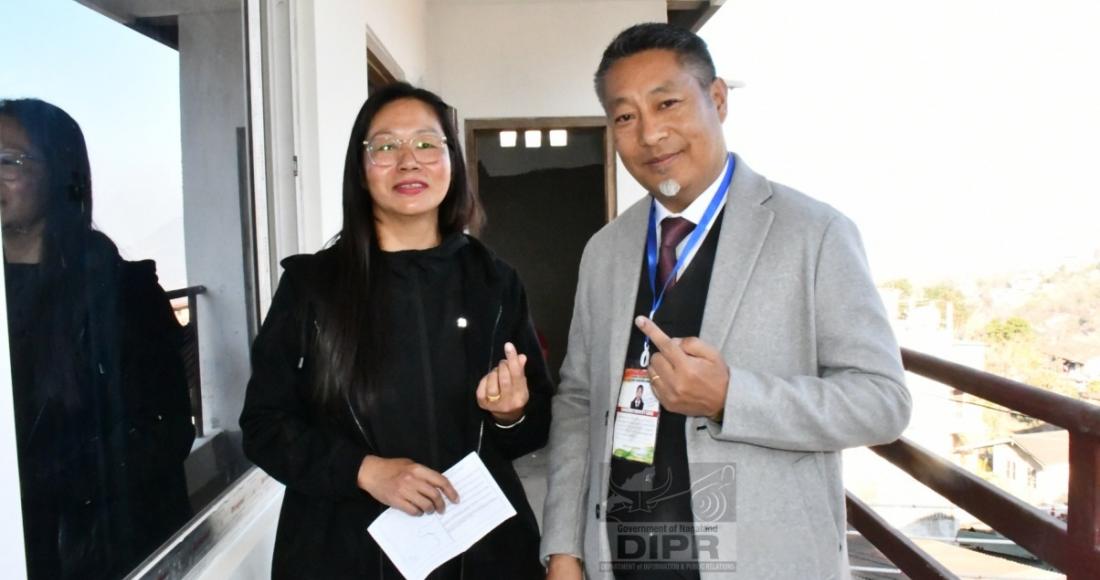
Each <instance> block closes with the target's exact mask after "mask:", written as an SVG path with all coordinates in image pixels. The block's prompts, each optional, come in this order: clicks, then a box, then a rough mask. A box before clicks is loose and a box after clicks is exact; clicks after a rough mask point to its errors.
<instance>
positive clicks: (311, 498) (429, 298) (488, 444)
mask: <svg viewBox="0 0 1100 580" xmlns="http://www.w3.org/2000/svg"><path fill="white" fill-rule="evenodd" d="M343 209H344V221H343V229H342V230H341V233H340V235H339V236H338V237H337V239H336V241H335V242H334V243H333V244H332V245H331V247H329V248H327V249H325V250H322V251H320V252H318V253H316V254H313V255H302V256H294V257H291V258H288V259H286V260H284V261H283V266H284V268H285V273H284V275H283V278H282V281H281V282H280V283H279V287H278V290H277V291H276V293H275V297H274V299H273V300H272V304H271V308H270V310H269V312H268V314H267V318H266V320H265V321H264V324H263V328H262V329H261V330H260V333H259V335H258V336H257V337H256V342H255V344H254V345H253V353H252V359H253V361H252V362H253V371H252V379H251V381H250V382H249V385H248V392H247V395H246V397H245V406H244V411H243V412H242V414H241V429H242V431H243V434H244V449H245V454H246V455H247V456H248V457H249V459H251V460H252V461H253V462H254V463H255V464H256V465H258V466H260V467H261V468H263V469H264V470H265V471H267V472H268V473H269V474H271V475H272V476H273V477H275V478H276V479H278V480H279V481H281V482H283V483H284V484H286V495H285V498H284V500H283V508H282V513H281V515H280V518H279V529H278V532H277V537H276V543H275V554H274V561H273V574H272V575H273V576H274V577H275V578H326V579H329V578H400V577H401V575H400V574H399V573H398V572H397V570H396V569H395V568H394V566H393V565H392V563H391V562H390V561H389V559H388V558H387V557H386V556H385V554H384V553H383V552H382V551H381V550H380V549H379V547H378V545H377V544H376V543H375V542H374V540H373V538H372V537H371V536H370V534H369V533H368V532H367V526H368V525H370V523H371V522H372V521H373V520H374V519H375V518H376V517H377V516H378V515H379V514H380V513H381V512H382V511H383V510H385V509H386V508H387V507H394V508H397V509H400V510H403V511H405V512H407V513H410V514H414V515H416V514H421V513H431V512H434V511H438V510H442V509H444V507H445V502H446V501H453V500H454V499H455V497H456V496H455V492H454V489H453V488H452V487H451V485H450V482H448V481H447V480H446V478H444V477H443V476H442V475H441V473H440V472H442V471H445V470H446V469H447V468H449V467H450V466H451V465H453V464H454V463H456V462H458V461H459V460H460V459H462V458H463V457H464V456H466V455H467V454H469V453H471V452H476V453H478V454H479V455H480V457H481V459H482V461H483V462H484V463H485V464H486V466H487V467H488V469H489V471H490V473H492V475H493V477H494V478H495V479H496V481H497V483H498V484H499V485H500V487H501V488H502V489H503V491H504V493H505V495H506V496H507V498H508V499H509V501H510V502H511V503H512V505H513V506H514V507H515V509H516V512H517V515H516V516H515V517H513V518H510V519H508V520H507V521H505V522H504V523H503V524H501V525H500V526H498V527H497V528H496V529H495V530H493V531H492V532H490V533H489V534H488V535H487V536H485V537H484V538H483V539H482V540H481V541H479V542H478V543H477V544H475V545H474V546H473V547H472V548H471V549H470V550H468V551H467V552H466V553H465V554H463V555H461V556H459V557H457V558H455V559H453V560H451V561H450V562H448V563H446V564H444V565H443V566H441V567H440V568H438V569H437V570H436V571H435V572H434V573H433V574H432V578H448V579H450V578H454V579H458V578H466V579H470V580H473V579H492V578H501V579H508V580H514V579H523V578H540V577H542V575H543V571H542V566H541V564H540V563H539V561H538V541H539V536H538V528H537V525H536V521H535V518H534V514H533V513H532V511H531V507H530V506H529V504H528V503H527V499H526V497H525V495H524V492H523V488H522V486H521V485H520V481H519V478H518V477H517V475H516V472H515V470H514V469H513V468H512V464H511V461H512V460H513V459H516V458H517V457H520V456H522V455H523V454H525V453H529V452H531V451H534V450H536V449H538V448H540V447H542V446H543V445H544V444H545V442H546V438H547V435H548V431H549V424H550V396H551V385H550V381H549V377H548V374H547V372H546V368H545V363H544V361H543V358H542V354H541V351H540V349H539V344H538V341H537V339H536V337H535V333H534V331H533V329H532V325H531V322H530V319H529V314H528V310H527V300H526V296H525V293H524V290H523V286H522V285H521V284H520V281H519V279H518V277H517V276H516V273H515V271H514V270H512V269H511V268H510V267H509V266H508V265H506V264H504V263H503V262H502V261H500V260H499V259H497V258H496V257H494V256H493V255H492V254H491V253H490V252H489V251H488V250H487V249H486V248H485V247H484V246H483V245H482V244H481V243H480V242H479V241H478V240H476V239H475V238H472V237H470V236H468V235H466V234H464V233H463V230H465V229H466V228H468V227H470V226H471V225H473V222H474V221H476V218H477V217H478V215H479V212H480V209H479V206H478V202H477V199H476V197H475V195H474V193H473V192H472V191H470V190H469V188H468V185H467V181H466V173H465V167H464V165H463V158H462V152H461V150H460V148H459V144H458V139H457V134H456V131H455V128H454V127H453V126H452V124H451V121H450V116H449V113H448V109H447V105H446V104H445V103H444V102H443V101H442V100H441V99H440V98H439V97H438V96H436V95H434V94H433V93H431V92H428V91H426V90H423V89H419V88H414V87H412V86H410V85H408V84H404V83H397V84H394V85H390V86H388V87H386V88H383V89H382V90H381V91H379V92H378V93H377V94H375V95H373V96H372V97H371V98H370V99H368V100H367V102H366V103H365V104H364V105H363V108H362V109H361V110H360V112H359V116H358V118H357V119H356V121H355V125H354V127H353V128H352V131H351V139H350V142H349V144H348V150H347V157H346V159H345V167H344V186H343ZM445 497H446V498H447V500H445V499H444V498H445ZM460 501H461V500H460Z"/></svg>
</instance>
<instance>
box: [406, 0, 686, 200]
mask: <svg viewBox="0 0 1100 580" xmlns="http://www.w3.org/2000/svg"><path fill="white" fill-rule="evenodd" d="M666 10H667V4H666V2H665V1H664V0H527V1H524V2H510V3H502V2H500V1H499V0H457V1H456V0H432V1H430V2H429V4H428V19H427V20H428V22H429V24H428V39H429V42H428V44H429V54H430V59H431V66H430V68H429V76H428V86H429V88H431V89H433V90H436V91H438V92H439V93H440V94H441V95H442V96H443V98H444V99H445V100H447V101H448V102H449V103H451V104H452V105H454V107H455V108H456V109H458V114H459V116H460V117H461V118H464V119H478V118H494V117H559V116H560V117H571V116H592V115H603V114H604V113H603V108H602V107H600V103H599V100H597V99H596V93H595V91H594V90H593V88H592V76H593V74H595V72H596V66H597V65H599V62H600V56H601V55H602V54H603V51H604V48H606V47H607V43H608V42H610V41H611V39H612V38H614V37H615V35H616V34H618V33H619V32H620V31H622V30H623V29H624V28H627V27H628V26H630V25H632V24H637V23H639V22H647V21H658V22H664V21H665V20H666V19H667V13H666ZM643 195H645V191H644V190H642V188H641V186H639V185H638V184H637V183H636V182H635V181H634V179H633V178H632V177H630V174H629V173H627V172H626V169H625V168H624V167H623V166H622V163H621V162H620V163H619V164H618V208H619V211H622V210H624V209H626V208H627V207H629V205H630V204H631V203H633V202H634V201H637V200H638V199H640V198H641V197H642V196H643Z"/></svg>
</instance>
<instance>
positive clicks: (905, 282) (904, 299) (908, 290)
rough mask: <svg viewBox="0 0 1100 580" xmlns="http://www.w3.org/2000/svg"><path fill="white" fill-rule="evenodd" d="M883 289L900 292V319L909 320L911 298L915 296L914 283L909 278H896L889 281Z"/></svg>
mask: <svg viewBox="0 0 1100 580" xmlns="http://www.w3.org/2000/svg"><path fill="white" fill-rule="evenodd" d="M882 287H883V288H893V289H894V290H897V291H898V292H899V294H900V296H899V297H898V300H899V301H898V318H900V319H902V320H905V319H906V318H909V298H910V297H912V296H913V283H912V282H910V281H909V279H908V278H896V279H894V280H890V281H887V282H886V283H885V284H883V285H882Z"/></svg>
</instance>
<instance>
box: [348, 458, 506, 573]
mask: <svg viewBox="0 0 1100 580" xmlns="http://www.w3.org/2000/svg"><path fill="white" fill-rule="evenodd" d="M443 475H445V476H446V477H447V479H449V480H450V481H451V485H453V486H454V488H455V491H457V492H458V503H451V501H450V500H449V499H447V497H446V496H444V497H443V501H444V502H446V504H447V509H446V510H444V512H443V513H442V514H439V513H433V514H425V515H422V516H410V515H409V514H406V513H405V512H403V511H401V510H396V509H394V508H389V509H387V510H386V511H384V512H382V515H380V516H378V518H377V519H375V520H374V522H373V523H372V524H371V525H370V527H368V528H367V531H369V532H370V535H371V536H374V541H376V542H378V545H379V546H381V548H382V551H384V552H385V553H386V555H387V556H389V558H390V560H391V561H392V562H393V563H394V565H395V566H397V569H398V570H400V571H401V573H402V574H404V575H405V578H408V580H423V579H424V578H425V577H427V576H428V574H430V573H431V572H432V570H435V569H436V568H438V567H439V566H440V565H441V564H443V563H444V562H446V561H447V560H450V559H451V558H454V557H455V556H457V555H459V554H461V553H462V552H465V551H466V550H469V549H470V546H473V545H474V544H475V543H476V542H477V541H478V540H480V539H481V538H483V537H485V534H488V533H489V532H491V531H493V528H495V527H497V526H499V525H500V523H501V522H503V521H504V520H506V519H508V518H510V517H512V516H514V515H516V510H515V508H513V507H512V504H511V503H510V502H509V501H508V498H506V497H504V492H503V491H501V489H500V486H499V485H497V482H496V480H494V479H493V476H492V475H490V474H489V470H488V468H486V467H485V464H484V463H482V462H481V458H480V457H478V455H477V453H470V454H469V455H467V456H466V457H464V458H463V459H462V461H459V462H458V463H456V464H454V465H453V466H451V468H450V469H448V470H447V471H444V472H443Z"/></svg>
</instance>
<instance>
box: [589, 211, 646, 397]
mask: <svg viewBox="0 0 1100 580" xmlns="http://www.w3.org/2000/svg"><path fill="white" fill-rule="evenodd" d="M649 200H650V198H649V196H646V197H645V198H644V199H642V200H641V201H640V202H638V203H635V204H634V205H633V206H631V207H630V209H628V210H626V212H624V213H623V214H622V215H621V216H619V217H618V218H617V219H620V220H622V221H623V223H622V227H620V228H619V229H618V231H616V238H615V240H614V242H613V247H614V248H615V253H614V256H613V259H612V262H611V271H610V272H606V274H607V275H608V276H609V279H608V281H609V284H610V289H609V290H610V291H609V294H608V298H609V299H610V300H611V317H610V318H609V320H611V348H610V350H609V351H608V352H609V354H610V357H609V360H608V382H607V385H608V393H607V394H608V401H609V402H610V403H611V408H614V400H615V399H616V398H617V397H618V396H619V391H618V389H617V388H616V387H617V386H618V384H619V383H620V381H621V380H622V378H623V362H624V361H626V351H627V348H628V347H629V346H630V329H631V328H632V327H633V324H634V323H633V318H634V303H635V302H636V301H637V298H638V281H639V277H640V275H641V268H642V255H643V254H644V253H645V235H646V227H647V226H648V224H647V223H646V222H647V220H648V218H649V203H650V202H649ZM597 275H599V274H597Z"/></svg>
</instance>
